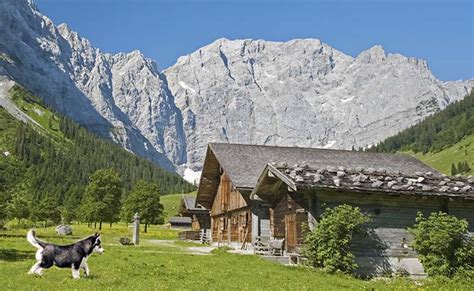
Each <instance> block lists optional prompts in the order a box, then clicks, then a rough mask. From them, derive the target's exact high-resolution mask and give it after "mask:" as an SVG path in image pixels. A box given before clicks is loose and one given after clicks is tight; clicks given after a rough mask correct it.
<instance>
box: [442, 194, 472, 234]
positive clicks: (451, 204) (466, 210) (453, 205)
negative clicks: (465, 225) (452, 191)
mask: <svg viewBox="0 0 474 291" xmlns="http://www.w3.org/2000/svg"><path fill="white" fill-rule="evenodd" d="M468 202H469V203H468ZM447 210H448V213H449V214H452V215H455V216H456V217H458V218H463V219H466V220H467V222H469V231H470V232H472V233H474V201H472V200H468V201H448V209H447Z"/></svg>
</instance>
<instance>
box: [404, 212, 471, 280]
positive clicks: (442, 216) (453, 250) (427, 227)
mask: <svg viewBox="0 0 474 291" xmlns="http://www.w3.org/2000/svg"><path fill="white" fill-rule="evenodd" d="M409 232H410V233H412V234H413V235H414V236H415V239H414V241H413V242H412V247H413V249H414V250H415V251H416V252H417V253H418V255H419V257H420V261H421V263H422V264H423V267H424V268H425V272H426V273H427V274H428V275H429V276H436V275H441V276H447V277H453V276H455V275H460V274H461V275H462V276H472V274H473V272H474V242H473V238H471V237H470V236H469V233H468V223H467V221H466V220H464V219H458V218H456V217H455V216H452V215H448V214H446V213H444V212H436V213H432V214H431V215H430V216H429V217H428V218H426V217H424V216H423V214H421V213H420V212H419V213H418V215H417V218H416V224H415V225H414V226H413V227H412V228H410V229H409Z"/></svg>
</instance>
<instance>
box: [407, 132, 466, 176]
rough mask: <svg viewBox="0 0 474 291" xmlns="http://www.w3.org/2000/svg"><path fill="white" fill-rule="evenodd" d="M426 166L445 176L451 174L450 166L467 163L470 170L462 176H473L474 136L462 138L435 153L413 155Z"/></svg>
mask: <svg viewBox="0 0 474 291" xmlns="http://www.w3.org/2000/svg"><path fill="white" fill-rule="evenodd" d="M413 155H414V156H415V157H417V158H418V159H420V160H422V161H423V162H425V163H426V164H428V165H430V166H432V167H433V168H435V169H437V170H439V171H441V172H442V173H444V174H446V175H450V174H451V164H452V163H454V164H456V165H457V164H458V163H459V162H462V161H467V162H468V164H469V166H470V167H471V170H470V171H469V172H466V173H463V174H464V175H473V174H474V134H471V135H469V136H466V137H464V139H462V140H461V141H460V142H458V143H456V144H454V145H452V146H450V147H448V148H446V149H444V150H442V151H439V152H435V153H426V154H423V153H418V154H413Z"/></svg>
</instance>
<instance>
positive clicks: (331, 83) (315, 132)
mask: <svg viewBox="0 0 474 291" xmlns="http://www.w3.org/2000/svg"><path fill="white" fill-rule="evenodd" d="M0 75H1V76H3V77H2V78H0V80H3V81H1V83H0V87H1V86H2V85H5V84H7V83H11V82H12V81H14V82H16V83H18V84H20V85H21V86H23V87H24V88H26V89H28V90H29V91H31V92H33V93H34V94H35V95H37V96H39V97H41V98H42V99H43V100H44V102H46V103H47V104H48V105H49V106H51V107H53V108H54V109H55V110H57V111H59V112H61V113H62V114H65V115H66V116H68V117H69V118H71V119H72V120H74V121H76V122H77V123H79V124H81V125H83V126H84V127H86V128H87V129H89V130H91V131H93V132H95V133H97V134H99V135H101V136H103V137H108V138H110V139H112V140H113V141H115V142H117V143H119V144H120V145H122V146H123V147H124V148H126V149H127V150H129V151H132V152H134V153H135V154H137V155H139V156H142V157H145V158H147V159H149V160H152V161H154V162H156V163H158V164H160V165H161V166H163V167H164V168H166V169H168V170H171V171H176V172H179V173H180V174H186V175H189V174H190V173H191V174H192V173H194V172H198V171H200V165H202V159H203V156H204V152H205V150H206V146H207V143H208V142H211V141H220V142H233V143H252V144H264V145H287V146H300V147H324V148H337V149H343V148H344V149H350V148H359V147H367V146H370V145H373V144H375V143H378V142H380V141H382V140H384V139H386V138H387V137H389V136H392V135H394V134H396V133H398V132H400V131H401V130H403V129H406V128H408V127H410V126H412V125H413V124H415V123H417V122H418V121H420V120H422V119H424V118H425V117H427V116H429V115H431V114H433V113H436V112H438V111H440V110H442V109H444V108H445V107H446V106H447V105H449V104H450V103H452V102H454V101H457V100H460V99H462V98H463V97H464V96H466V95H468V94H469V92H470V91H471V88H472V87H473V86H474V80H467V81H453V82H444V81H440V80H438V79H437V78H436V77H435V76H434V75H433V74H432V73H431V71H430V69H429V67H428V65H427V63H426V62H425V61H424V60H419V59H415V58H410V57H405V56H403V55H400V54H387V53H385V52H384V50H383V48H382V47H381V46H374V47H372V48H369V49H368V50H366V51H363V52H361V53H360V54H359V55H358V56H356V57H352V56H349V55H346V54H344V53H343V52H340V51H338V50H336V49H334V48H332V47H330V46H329V45H327V44H325V43H323V42H321V41H320V40H317V39H295V40H291V41H288V42H272V41H265V40H249V39H247V40H228V39H218V40H216V41H215V42H213V43H211V44H209V45H207V46H205V47H203V48H201V49H199V50H197V51H195V52H193V53H191V54H189V55H187V56H183V57H180V58H179V59H178V60H177V62H176V64H174V65H173V66H171V67H169V68H167V69H166V70H164V71H159V70H158V69H157V65H156V63H155V62H154V61H153V60H150V59H148V58H146V57H145V56H144V55H143V54H142V53H140V52H139V51H133V52H130V53H119V54H109V53H104V52H102V51H101V50H100V49H98V48H96V47H94V46H93V45H92V44H91V43H90V42H89V41H88V40H87V39H85V38H82V37H81V36H79V35H78V33H76V32H75V31H73V30H72V29H71V28H70V27H68V26H67V25H66V24H60V25H58V26H56V25H55V24H54V23H53V22H52V21H51V20H50V19H49V18H47V17H46V16H44V15H42V14H41V13H40V12H39V11H38V9H37V7H36V6H35V4H34V2H33V1H31V0H2V1H0ZM5 86H6V85H5ZM1 92H3V91H2V90H0V93H1ZM4 95H5V94H4ZM0 97H2V98H6V96H0Z"/></svg>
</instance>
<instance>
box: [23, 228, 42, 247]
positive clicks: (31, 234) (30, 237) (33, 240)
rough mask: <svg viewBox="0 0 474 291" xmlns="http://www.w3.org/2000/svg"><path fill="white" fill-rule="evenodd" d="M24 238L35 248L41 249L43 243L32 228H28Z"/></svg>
mask: <svg viewBox="0 0 474 291" xmlns="http://www.w3.org/2000/svg"><path fill="white" fill-rule="evenodd" d="M26 240H27V241H28V242H29V243H30V244H31V245H32V246H34V247H35V248H38V249H43V248H44V246H45V243H44V242H42V241H40V240H39V239H37V238H36V233H35V230H34V229H30V231H28V234H27V235H26Z"/></svg>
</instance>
